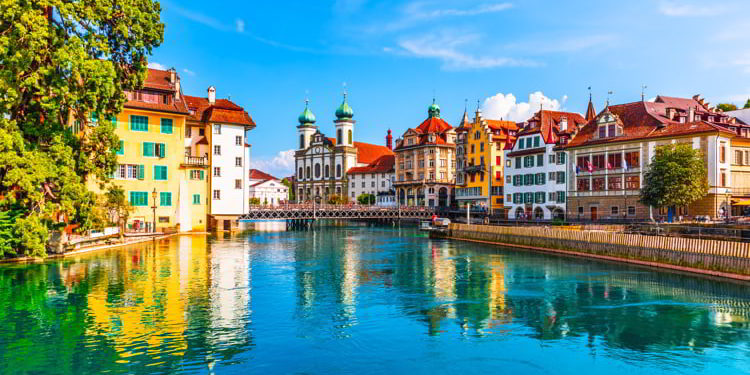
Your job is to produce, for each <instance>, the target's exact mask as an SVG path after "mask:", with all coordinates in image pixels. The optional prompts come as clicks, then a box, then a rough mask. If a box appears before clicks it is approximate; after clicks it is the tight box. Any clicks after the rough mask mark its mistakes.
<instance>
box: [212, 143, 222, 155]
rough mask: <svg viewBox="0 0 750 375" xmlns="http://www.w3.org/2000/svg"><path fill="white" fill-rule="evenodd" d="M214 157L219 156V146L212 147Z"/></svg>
mask: <svg viewBox="0 0 750 375" xmlns="http://www.w3.org/2000/svg"><path fill="white" fill-rule="evenodd" d="M214 155H221V145H214Z"/></svg>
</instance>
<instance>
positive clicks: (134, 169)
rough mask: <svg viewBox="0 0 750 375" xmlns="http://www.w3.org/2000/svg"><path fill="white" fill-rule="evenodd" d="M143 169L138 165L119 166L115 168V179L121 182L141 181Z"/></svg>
mask: <svg viewBox="0 0 750 375" xmlns="http://www.w3.org/2000/svg"><path fill="white" fill-rule="evenodd" d="M144 172H145V171H144V167H143V165H138V164H120V165H118V166H117V171H116V172H115V178H117V179H122V180H136V179H137V180H143V178H144V175H145V173H144Z"/></svg>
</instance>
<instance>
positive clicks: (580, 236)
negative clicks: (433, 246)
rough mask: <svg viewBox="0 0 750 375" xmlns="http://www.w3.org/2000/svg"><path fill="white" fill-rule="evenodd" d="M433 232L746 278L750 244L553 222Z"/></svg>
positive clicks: (749, 268) (455, 226)
mask: <svg viewBox="0 0 750 375" xmlns="http://www.w3.org/2000/svg"><path fill="white" fill-rule="evenodd" d="M435 237H442V238H451V239H457V240H466V241H474V242H485V243H494V244H498V245H505V246H512V247H518V248H525V249H530V250H538V251H546V252H554V253H561V254H567V255H575V256H585V257H590V258H598V259H604V260H610V261H620V262H626V263H633V264H639V265H644V266H650V267H659V268H669V269H673V270H678V271H684V272H693V273H700V274H705V275H711V276H718V277H724V278H730V279H735V280H744V281H750V243H743V242H733V241H720V240H705V239H695V238H678V237H663V236H648V235H639V234H624V233H613V232H606V231H593V230H588V231H581V230H567V229H560V228H552V227H502V226H489V225H467V224H457V223H452V224H451V225H450V227H449V228H448V230H447V231H444V232H443V233H435Z"/></svg>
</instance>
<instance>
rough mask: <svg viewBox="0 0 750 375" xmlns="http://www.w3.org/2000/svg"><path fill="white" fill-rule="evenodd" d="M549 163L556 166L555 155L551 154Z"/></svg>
mask: <svg viewBox="0 0 750 375" xmlns="http://www.w3.org/2000/svg"><path fill="white" fill-rule="evenodd" d="M549 163H550V164H555V154H549Z"/></svg>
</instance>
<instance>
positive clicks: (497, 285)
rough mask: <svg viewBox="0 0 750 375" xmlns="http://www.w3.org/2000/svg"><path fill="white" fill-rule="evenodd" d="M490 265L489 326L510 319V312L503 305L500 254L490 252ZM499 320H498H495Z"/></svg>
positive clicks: (502, 268)
mask: <svg viewBox="0 0 750 375" xmlns="http://www.w3.org/2000/svg"><path fill="white" fill-rule="evenodd" d="M490 266H491V267H492V270H491V272H490V277H491V279H490V300H489V303H490V306H489V308H490V319H491V320H492V322H490V326H494V325H496V324H504V323H508V322H509V321H510V318H511V316H510V314H509V313H508V311H507V310H506V307H505V293H506V292H507V290H506V288H505V263H504V262H503V260H502V256H500V255H497V254H490ZM497 320H501V321H500V322H496V321H497Z"/></svg>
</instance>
